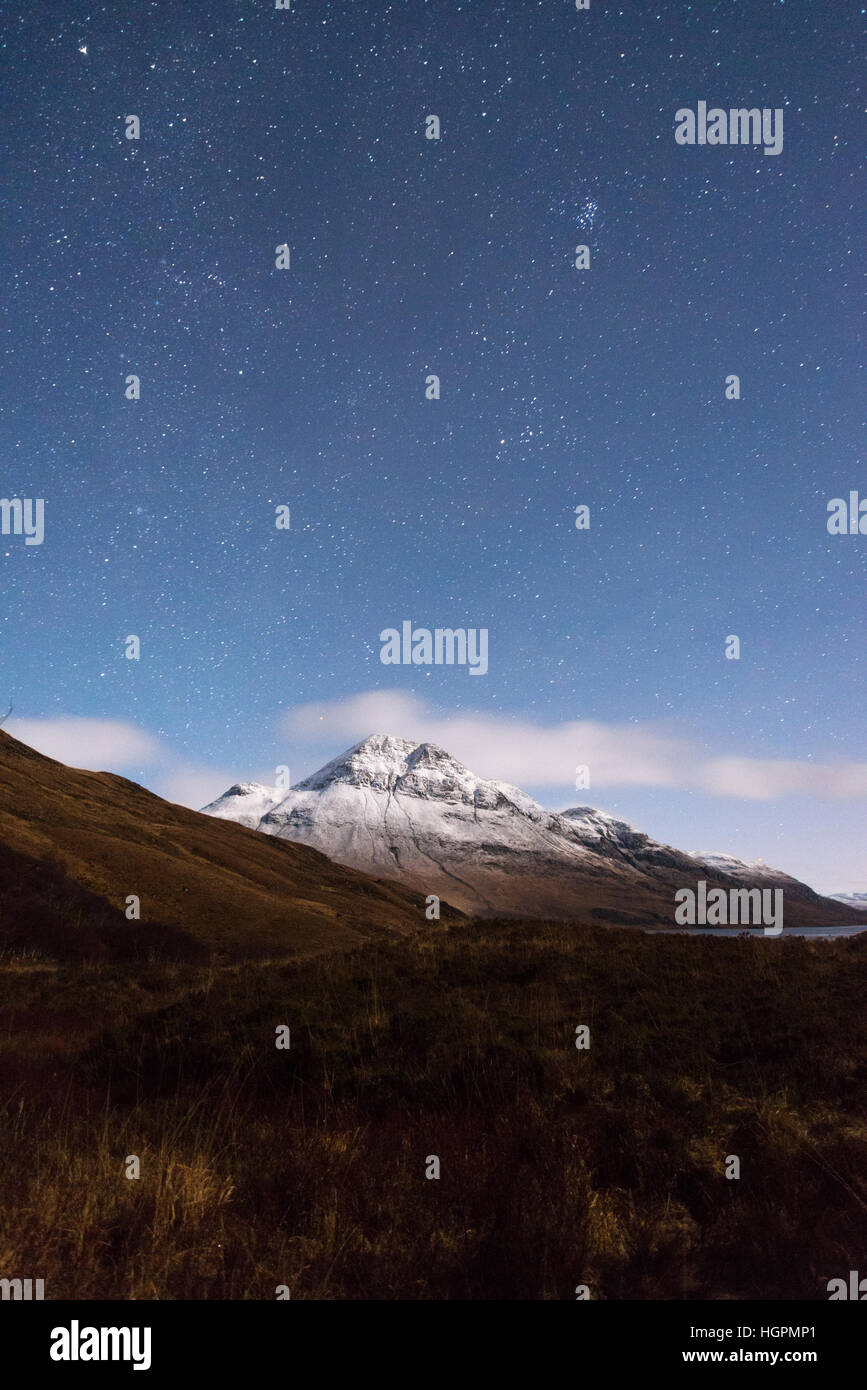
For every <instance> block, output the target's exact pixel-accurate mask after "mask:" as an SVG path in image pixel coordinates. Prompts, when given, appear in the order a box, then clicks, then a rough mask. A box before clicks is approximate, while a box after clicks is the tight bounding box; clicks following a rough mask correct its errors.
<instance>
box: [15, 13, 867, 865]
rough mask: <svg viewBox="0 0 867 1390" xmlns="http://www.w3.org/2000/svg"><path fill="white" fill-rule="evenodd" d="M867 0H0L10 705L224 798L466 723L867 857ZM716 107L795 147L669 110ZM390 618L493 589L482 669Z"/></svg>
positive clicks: (492, 755) (646, 787)
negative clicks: (437, 126)
mask: <svg viewBox="0 0 867 1390" xmlns="http://www.w3.org/2000/svg"><path fill="white" fill-rule="evenodd" d="M864 15H865V11H864V9H863V8H861V7H860V6H859V5H857V4H846V3H843V4H838V5H833V6H829V5H820V4H817V3H808V0H796V2H795V3H793V2H792V0H740V3H738V0H725V3H714V2H713V0H701V3H698V4H695V5H689V4H685V3H665V4H651V5H644V4H642V5H629V6H623V7H620V8H618V7H617V6H611V5H605V4H601V3H597V0H591V7H590V9H589V10H588V11H586V12H576V10H575V6H574V4H573V3H571V0H543V3H529V2H522V3H520V4H517V3H515V4H507V3H502V0H500V3H492V2H491V0H471V3H456V2H455V0H451V2H450V0H430V2H429V3H424V0H411V3H405V4H399V5H389V4H375V5H374V4H361V3H355V4H350V3H348V0H344V3H339V4H332V3H327V2H326V0H292V9H291V10H290V11H288V12H286V11H281V10H276V9H275V8H274V7H273V0H270V3H269V0H219V2H218V3H215V4H211V5H209V4H205V3H202V4H195V5H194V4H191V3H190V0H184V3H182V4H181V3H172V2H170V0H164V2H162V3H152V4H144V3H136V4H132V3H126V0H113V2H112V3H110V4H107V5H85V4H81V3H78V2H77V0H75V2H74V3H68V0H64V3H62V4H60V5H39V6H34V5H27V6H23V5H22V6H16V5H10V6H8V7H7V9H6V14H5V19H4V23H3V47H2V82H3V89H4V93H5V113H4V129H5V137H6V138H5V142H4V143H5V145H6V147H7V157H6V160H5V161H4V163H5V179H4V183H5V192H6V198H7V206H6V211H5V216H4V219H3V231H2V254H3V262H4V266H5V280H6V295H5V299H6V304H7V310H6V313H5V315H4V318H3V337H2V349H3V372H2V382H0V406H2V416H0V421H2V425H0V428H2V450H0V496H2V497H5V498H12V497H30V498H43V499H45V539H44V542H43V544H41V545H31V546H26V545H25V543H24V538H23V537H22V536H15V535H8V536H0V566H2V570H0V585H2V614H0V703H2V709H0V714H2V712H3V711H4V710H5V708H6V706H7V705H8V703H9V702H10V700H12V701H14V705H15V709H14V713H13V716H12V718H11V720H10V721H9V723H8V725H7V727H8V728H9V730H10V731H11V732H12V733H15V734H17V735H18V736H19V737H22V738H25V739H26V741H28V742H31V743H33V744H34V745H35V746H37V747H41V748H44V750H45V751H47V752H50V753H53V754H54V755H55V756H60V757H63V758H64V759H66V760H68V761H71V762H77V763H79V764H80V765H84V766H92V767H97V766H99V767H108V768H110V769H111V770H114V771H118V772H122V773H124V775H126V776H130V777H133V778H134V779H135V780H137V781H141V782H143V783H144V784H145V785H147V786H150V787H152V788H153V789H154V790H156V791H158V792H160V793H161V794H163V795H170V796H173V797H176V798H177V799H181V800H184V801H185V802H187V803H188V804H190V805H194V806H196V805H201V804H203V802H205V801H207V800H210V799H211V798H212V797H213V796H215V795H216V794H218V793H219V792H220V791H222V790H223V789H224V788H225V787H226V786H227V785H228V783H229V782H230V781H233V780H237V779H238V778H256V779H261V780H264V781H268V782H272V781H273V780H274V768H275V766H276V765H278V764H288V765H289V766H290V767H291V769H292V780H293V781H295V780H297V779H298V778H300V777H302V776H304V775H305V774H307V773H309V772H310V771H312V770H313V769H314V768H315V767H317V766H318V765H319V764H320V763H321V762H323V761H325V760H326V759H327V758H329V757H331V756H333V755H334V754H336V753H337V752H339V751H340V750H341V749H342V748H343V747H345V746H347V745H348V744H350V743H352V742H354V741H356V740H357V739H358V738H361V737H363V736H364V734H366V733H371V732H374V731H379V732H391V733H395V734H399V735H403V736H407V737H419V738H424V737H429V736H431V734H434V735H437V736H438V741H443V742H445V743H446V746H447V747H449V749H450V751H452V752H454V753H455V754H456V755H457V756H459V757H461V758H462V759H463V760H464V761H466V762H468V763H469V765H470V766H471V767H473V768H474V770H476V771H478V772H480V773H482V774H483V775H487V776H494V777H500V778H502V779H503V780H508V781H520V782H521V784H522V785H523V786H524V788H525V789H526V790H527V791H529V792H531V793H532V794H534V795H536V796H538V797H539V799H541V800H543V801H545V802H546V804H548V805H552V806H554V805H556V806H566V805H574V804H585V803H588V802H589V803H592V804H595V805H599V806H601V807H602V808H604V809H607V810H611V811H614V812H615V813H617V814H619V815H622V816H624V817H626V818H627V819H629V820H631V821H633V822H634V823H635V824H637V825H638V826H639V827H640V828H642V829H644V830H646V831H648V832H649V833H650V834H653V835H655V836H656V837H658V838H660V839H663V840H667V841H669V842H671V843H674V844H676V845H678V846H679V847H680V848H683V849H706V850H726V851H730V852H733V853H735V854H738V855H740V856H742V857H744V858H748V859H752V858H756V857H759V856H762V857H764V858H765V859H766V860H767V861H768V862H769V863H773V864H775V865H778V866H779V867H781V868H784V869H787V870H789V871H790V872H793V873H796V874H798V875H799V876H801V877H804V878H806V879H807V881H808V882H811V883H813V885H814V886H816V887H819V888H822V889H825V890H828V891H834V890H840V891H843V890H846V889H848V890H850V891H851V890H853V889H861V890H864V889H867V850H865V841H867V836H865V833H864V831H865V815H864V811H865V798H867V761H865V749H864V720H863V709H864V689H865V681H864V676H865V658H864V650H865V645H864V644H865V617H864V614H865V603H864V600H865V550H867V536H861V535H846V536H833V535H829V534H828V530H827V525H826V523H827V504H828V502H829V500H830V499H831V498H835V497H848V495H849V492H850V491H851V490H855V489H859V488H860V492H861V496H862V497H867V473H865V469H864V463H863V457H864V455H863V437H864V436H863V425H864V421H863V415H864V370H863V355H862V349H861V342H860V339H861V337H862V334H863V299H862V297H861V286H862V280H863V248H864V231H865V228H864V218H863V184H864V171H863V117H864V109H863V108H864V100H863V90H862V91H861V92H859V82H860V80H861V77H862V73H863V65H864V37H865V22H864ZM700 100H706V101H707V102H708V104H709V106H719V107H722V108H724V109H728V108H730V107H741V106H745V107H759V108H764V107H768V108H777V107H781V108H782V109H783V111H784V121H785V124H784V146H783V150H782V152H781V153H780V154H779V155H777V156H767V155H765V154H764V152H763V149H762V146H761V145H759V146H756V147H753V146H715V147H712V146H704V147H699V146H694V147H684V146H680V145H678V144H677V143H676V141H675V138H674V128H675V112H676V111H677V110H678V109H679V108H682V107H687V106H688V107H692V108H693V109H695V107H696V105H697V103H698V102H699V101H700ZM130 114H135V115H137V116H138V117H139V118H140V121H141V138H140V139H139V140H137V141H136V140H128V139H127V138H125V128H126V126H125V118H126V116H128V115H130ZM429 114H436V115H438V116H439V118H440V121H441V138H440V139H439V140H438V141H434V140H428V139H426V138H425V121H426V117H427V116H428V115H429ZM859 198H860V199H861V200H862V201H861V202H860V203H859ZM283 243H286V244H288V245H289V247H290V253H291V265H290V268H289V269H288V270H277V269H276V268H275V257H276V248H277V247H278V246H279V245H281V244H283ZM579 244H586V245H587V246H589V248H590V267H589V268H588V269H587V270H584V271H579V270H577V269H576V268H575V265H574V260H575V248H576V246H577V245H579ZM431 373H436V374H437V375H438V376H439V377H440V381H441V398H440V399H439V400H428V399H426V398H425V379H426V377H427V376H428V375H429V374H431ZM732 373H736V374H737V375H738V376H739V377H740V383H741V399H740V400H737V401H732V400H726V398H725V380H726V377H727V376H728V375H729V374H732ZM130 374H136V375H138V376H139V377H140V379H141V399H140V400H138V401H134V400H133V401H131V400H127V399H126V398H125V390H126V378H127V377H128V376H129V375H130ZM279 504H286V505H288V506H289V507H290V509H291V527H290V529H289V530H277V529H276V527H275V508H276V507H277V506H278V505H279ZM582 504H586V505H588V506H589V507H590V513H591V525H590V529H589V530H585V531H578V530H576V528H575V524H574V521H575V508H576V506H579V505H582ZM403 620H410V621H412V622H413V624H414V625H416V626H421V627H427V628H430V629H434V628H436V627H453V628H455V627H473V628H487V629H488V632H489V669H488V672H487V674H486V675H484V676H481V677H478V678H474V677H471V676H470V674H469V672H468V670H467V669H466V668H465V667H459V666H456V667H438V666H428V667H391V666H384V665H383V664H382V663H381V661H380V659H379V653H380V641H379V633H380V631H381V630H383V629H384V628H387V627H399V626H400V624H401V622H402V621H403ZM130 634H136V635H138V636H139V637H140V639H141V659H140V660H139V661H134V660H128V659H127V658H126V656H125V654H124V653H125V638H126V637H127V636H128V635H130ZM729 634H736V635H738V636H739V637H740V640H741V644H742V647H741V658H740V660H726V658H725V654H724V652H725V642H726V637H727V636H728V635H729ZM376 692H380V693H379V695H378V696H377V694H376ZM359 697H368V698H367V699H360V698H359ZM308 706H313V707H314V708H313V709H309V708H307V707H308ZM320 706H321V708H320ZM71 720H74V721H78V722H75V723H69V722H67V721H71ZM513 722H514V723H515V725H516V727H515V729H514V731H513V732H510V727H511V724H512V723H513ZM563 726H573V727H572V728H568V727H567V728H564V727H563ZM648 746H650V747H651V749H652V750H654V751H653V756H650V755H648V754H647V748H648ZM573 748H574V752H573V751H572V750H573ZM618 749H619V750H620V751H619V753H617V751H616V750H618ZM612 750H615V751H612ZM657 755H658V756H657ZM726 760H737V761H736V762H731V763H729V762H728V761H726ZM579 763H586V764H587V765H588V766H589V768H590V774H591V788H590V790H587V791H584V790H582V791H576V790H574V787H573V782H574V770H575V765H576V764H579ZM534 768H536V769H537V770H536V771H535V772H534Z"/></svg>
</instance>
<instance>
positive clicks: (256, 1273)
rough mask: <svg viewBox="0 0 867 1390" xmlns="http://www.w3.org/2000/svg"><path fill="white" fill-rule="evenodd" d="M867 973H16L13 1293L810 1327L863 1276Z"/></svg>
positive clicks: (443, 960) (657, 964) (511, 968)
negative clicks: (823, 1304) (730, 1162)
mask: <svg viewBox="0 0 867 1390" xmlns="http://www.w3.org/2000/svg"><path fill="white" fill-rule="evenodd" d="M865 973H867V938H865V937H861V938H853V939H851V940H848V941H839V942H811V941H809V940H805V939H796V938H792V939H783V940H768V939H760V940H726V941H713V940H707V939H705V938H676V937H671V936H667V937H655V938H654V937H648V936H644V935H642V934H638V933H634V934H633V933H631V932H626V931H618V930H611V929H605V928H599V927H587V926H580V925H577V924H572V925H569V926H566V925H564V924H553V925H552V924H544V923H517V924H516V923H506V922H494V923H491V922H484V923H475V924H470V925H456V926H452V927H451V928H449V927H445V926H436V925H433V924H431V925H430V927H429V928H428V929H426V930H425V931H424V932H423V933H421V934H419V935H415V936H411V937H406V938H404V939H395V940H393V941H392V942H385V943H382V944H377V945H374V944H371V945H367V946H364V947H362V948H359V949H356V950H351V951H347V952H334V953H330V954H327V955H321V956H319V957H317V958H315V959H311V960H306V961H293V962H287V961H285V960H284V961H275V962H271V963H268V964H263V963H261V962H260V963H255V962H253V963H241V964H237V965H235V966H231V967H223V968H221V969H214V968H212V967H209V966H204V965H196V964H194V963H186V964H183V963H178V962H177V961H175V962H165V963H161V962H159V961H153V962H151V964H150V965H148V966H145V967H141V968H139V969H136V970H135V971H130V970H129V968H128V966H122V965H116V964H115V965H112V964H108V963H103V964H100V965H97V966H93V965H89V964H86V963H82V964H66V965H63V966H60V967H58V966H57V965H56V964H53V963H51V962H45V961H42V962H41V961H39V960H37V959H33V958H29V959H28V958H20V959H15V960H7V961H6V963H5V965H4V968H3V969H2V970H0V1025H2V1032H0V1037H2V1051H0V1062H2V1063H3V1071H4V1075H5V1076H6V1077H7V1088H6V1090H5V1093H4V1094H5V1101H6V1104H5V1113H4V1115H3V1122H2V1123H0V1223H2V1224H0V1250H2V1251H3V1252H4V1253H3V1259H2V1264H3V1272H4V1273H5V1272H7V1271H8V1272H18V1273H20V1274H22V1275H25V1276H26V1275H28V1274H29V1275H32V1276H34V1277H38V1276H41V1277H45V1278H46V1279H47V1280H48V1286H47V1293H48V1295H49V1297H51V1296H54V1297H60V1296H70V1297H77V1298H87V1297H117V1298H131V1297H136V1298H151V1297H158V1298H273V1297H274V1290H275V1286H276V1285H278V1284H288V1285H289V1286H290V1288H291V1291H292V1297H293V1298H320V1299H323V1298H324V1299H347V1298H348V1299H372V1298H385V1299H394V1298H405V1299H406V1298H408V1299H415V1298H422V1299H425V1298H429V1299H443V1298H449V1299H454V1298H506V1299H508V1298H527V1299H552V1298H553V1299H559V1298H566V1299H569V1298H572V1297H573V1296H574V1292H573V1291H574V1288H575V1285H576V1284H579V1283H587V1284H589V1285H590V1288H591V1293H592V1296H593V1297H600V1298H651V1299H653V1298H682V1297H699V1298H725V1297H758V1298H808V1299H809V1298H825V1297H826V1296H827V1295H826V1292H825V1285H826V1283H827V1281H828V1279H829V1278H832V1277H837V1276H840V1275H843V1276H845V1275H846V1273H847V1271H848V1270H850V1269H858V1268H861V1267H862V1266H863V1260H864V1239H865V1234H867V1232H865V1210H867V1180H865V1171H867V1168H865V1163H864V1159H865V1137H867V1127H865V1109H864V1106H865V1092H867V1035H865V1032H867V1030H865V1020H864V1010H863V998H864V984H865ZM281 1023H285V1024H288V1025H289V1026H290V1027H291V1029H292V1048H291V1051H289V1052H280V1051H277V1050H276V1048H275V1047H274V1029H275V1027H276V1025H278V1024H281ZM580 1023H586V1024H588V1025H589V1026H590V1028H591V1048H590V1050H589V1051H578V1050H576V1048H575V1047H574V1044H573V1038H574V1032H575V1027H576V1025H577V1024H580ZM128 1154H137V1155H139V1156H140V1157H141V1159H142V1165H143V1174H142V1178H141V1180H140V1181H137V1182H131V1181H127V1180H126V1179H125V1178H124V1176H123V1160H124V1158H125V1156H126V1155H128ZM430 1154H436V1155H438V1156H439V1158H440V1161H441V1165H442V1176H441V1178H440V1180H439V1181H427V1180H426V1179H425V1176H424V1170H425V1161H426V1158H427V1156H428V1155H430ZM728 1154H737V1155H739V1157H740V1159H741V1165H742V1176H741V1179H740V1180H739V1181H727V1180H726V1178H725V1176H724V1163H725V1158H726V1155H728Z"/></svg>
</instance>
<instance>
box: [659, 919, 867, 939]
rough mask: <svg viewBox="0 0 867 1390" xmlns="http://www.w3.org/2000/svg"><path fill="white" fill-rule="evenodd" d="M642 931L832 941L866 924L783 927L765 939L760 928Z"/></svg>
mask: <svg viewBox="0 0 867 1390" xmlns="http://www.w3.org/2000/svg"><path fill="white" fill-rule="evenodd" d="M644 931H645V933H646V934H647V935H648V936H656V935H657V932H658V933H659V934H660V935H661V936H740V935H741V934H742V933H745V934H746V935H747V936H760V937H762V938H763V939H766V940H768V941H779V940H780V939H781V937H784V936H812V937H814V938H815V939H816V940H817V941H833V940H835V939H836V938H837V937H840V936H856V935H857V933H858V932H861V931H867V922H865V923H864V926H863V927H860V926H859V927H853V926H849V925H848V924H847V925H846V926H845V927H786V926H784V927H783V930H782V932H780V933H779V934H778V935H777V936H770V937H767V938H765V933H764V931H763V930H762V928H761V927H658V928H652V927H645V928H644Z"/></svg>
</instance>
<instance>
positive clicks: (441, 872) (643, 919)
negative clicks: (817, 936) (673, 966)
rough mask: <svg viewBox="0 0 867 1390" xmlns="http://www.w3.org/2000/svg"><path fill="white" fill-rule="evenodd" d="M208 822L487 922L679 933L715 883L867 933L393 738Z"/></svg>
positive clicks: (787, 886) (728, 869)
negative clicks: (306, 849) (691, 897)
mask: <svg viewBox="0 0 867 1390" xmlns="http://www.w3.org/2000/svg"><path fill="white" fill-rule="evenodd" d="M204 810H205V812H206V813H207V814H208V815H210V816H214V817H216V818H218V819H229V820H237V821H240V822H242V823H243V824H245V825H248V826H252V825H254V824H256V825H257V826H258V829H259V830H260V831H262V832H264V833H265V834H267V835H269V836H272V837H275V838H277V839H283V840H292V841H294V842H295V843H297V844H304V845H310V846H313V847H314V848H316V849H319V850H321V851H322V852H323V853H325V854H327V855H328V856H329V857H330V858H332V859H334V860H336V861H337V862H338V863H340V864H346V865H351V866H353V867H355V868H358V869H362V870H363V871H364V872H365V873H368V874H371V875H373V876H375V877H377V878H385V879H392V880H397V881H399V882H401V883H403V884H405V885H407V886H411V887H413V888H415V889H417V890H418V891H419V892H422V893H425V894H436V895H437V896H438V897H440V898H442V899H445V900H447V901H448V902H450V903H452V904H454V905H455V906H456V907H459V908H461V909H462V910H463V911H465V912H471V913H477V914H481V915H491V916H492V915H510V916H528V915H529V916H534V917H561V918H562V917H582V918H587V917H588V916H589V917H590V918H591V919H593V918H595V919H596V920H599V921H620V922H634V923H635V924H639V923H640V924H642V925H646V924H648V923H651V924H652V923H654V922H656V923H658V924H660V925H661V924H663V923H664V924H666V925H671V924H672V920H673V912H674V892H675V890H676V889H677V888H684V887H690V886H691V887H693V888H694V887H695V884H696V882H697V880H699V879H702V878H703V879H705V881H706V882H708V883H709V884H711V883H712V884H717V885H720V886H723V887H729V886H737V887H745V886H750V885H754V886H756V887H770V886H777V887H781V888H783V889H784V891H785V921H786V922H788V923H789V924H790V925H792V926H794V925H820V924H827V923H831V922H847V921H852V922H858V921H863V920H864V918H863V915H862V914H860V913H858V912H856V911H854V910H852V909H851V908H850V907H848V906H846V905H843V904H840V903H830V902H829V900H827V899H823V898H820V897H819V896H818V895H817V894H815V893H814V892H812V890H811V889H809V888H807V887H806V886H805V885H804V884H802V883H799V882H798V881H797V880H796V879H794V878H791V877H789V876H788V875H786V874H783V873H780V872H779V871H775V870H773V869H771V868H769V867H768V866H767V865H765V864H745V863H742V862H741V861H739V860H736V859H731V858H729V857H728V856H725V855H694V854H687V853H684V852H682V851H679V850H676V849H672V848H671V847H670V846H668V845H663V844H659V843H658V842H656V841H655V840H652V839H651V838H650V837H649V836H647V835H644V834H642V832H641V831H638V830H635V829H634V828H633V827H632V826H630V825H628V824H627V823H626V822H625V821H621V820H617V819H615V818H614V817H613V816H609V815H606V814H605V812H603V811H597V810H594V809H593V808H591V807H588V806H577V807H573V808H571V809H570V810H566V811H560V812H556V813H555V812H551V811H547V810H545V808H544V807H542V806H540V805H539V804H538V803H537V802H536V801H534V800H533V799H532V797H529V796H527V795H526V793H524V792H522V791H521V790H520V789H519V788H518V787H513V786H511V785H509V784H508V783H505V782H495V781H486V780H483V779H481V778H478V777H476V776H475V775H474V774H473V773H472V772H470V771H469V770H468V769H467V768H466V767H464V766H463V765H462V764H461V763H459V762H457V761H456V760H455V759H454V758H452V757H451V756H450V755H449V754H448V753H447V752H445V750H444V749H442V748H439V747H437V746H436V745H435V744H432V743H420V744H416V743H414V742H412V741H411V740H409V739H402V738H395V737H393V736H391V735H388V734H374V735H371V737H369V738H366V739H364V740H363V741H362V742H361V743H359V744H356V745H355V747H353V748H350V749H348V750H347V751H346V752H345V753H341V754H340V756H339V757H337V758H335V759H333V761H331V762H329V763H327V764H326V765H325V766H324V767H322V768H320V770H319V771H318V772H315V773H314V774H313V775H312V776H311V777H308V778H306V779H305V780H304V781H303V782H299V783H298V784H297V786H295V787H293V788H292V789H291V790H290V791H289V792H282V791H280V790H278V789H276V788H272V787H263V786H261V785H259V784H256V783H239V784H237V785H236V786H233V787H231V788H229V790H228V791H227V792H226V793H225V794H224V795H223V796H221V797H219V798H218V799H217V800H216V801H214V802H212V803H211V804H210V805H209V806H206V807H205V808H204ZM257 816H258V821H257Z"/></svg>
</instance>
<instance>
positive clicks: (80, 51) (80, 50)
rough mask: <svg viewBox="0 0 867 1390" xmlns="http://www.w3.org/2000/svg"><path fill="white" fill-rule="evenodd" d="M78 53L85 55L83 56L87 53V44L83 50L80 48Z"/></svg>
mask: <svg viewBox="0 0 867 1390" xmlns="http://www.w3.org/2000/svg"><path fill="white" fill-rule="evenodd" d="M78 51H79V53H85V54H86V53H87V44H85V45H84V47H83V48H80V49H79V50H78Z"/></svg>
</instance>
